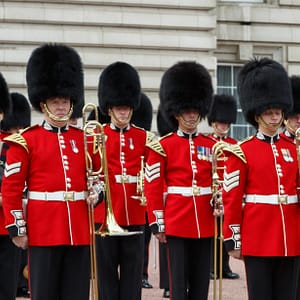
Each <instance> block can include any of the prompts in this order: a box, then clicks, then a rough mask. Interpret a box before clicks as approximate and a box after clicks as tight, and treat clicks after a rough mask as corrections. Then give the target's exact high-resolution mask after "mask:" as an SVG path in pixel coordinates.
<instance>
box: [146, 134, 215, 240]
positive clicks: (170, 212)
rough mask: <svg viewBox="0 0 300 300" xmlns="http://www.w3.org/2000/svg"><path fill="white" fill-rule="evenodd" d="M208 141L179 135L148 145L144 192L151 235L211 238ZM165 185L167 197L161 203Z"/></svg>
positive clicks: (209, 144) (209, 154)
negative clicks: (158, 233)
mask: <svg viewBox="0 0 300 300" xmlns="http://www.w3.org/2000/svg"><path fill="white" fill-rule="evenodd" d="M213 144H214V141H212V139H211V138H209V137H207V136H204V135H202V134H194V135H192V136H190V137H187V136H186V135H185V134H183V133H182V132H181V131H178V132H175V133H171V134H169V135H167V136H165V137H162V138H161V139H160V140H159V141H158V142H155V143H153V144H152V145H150V148H151V151H150V153H149V157H148V160H147V164H146V180H145V192H146V198H147V201H148V218H149V224H150V226H151V229H152V231H153V232H154V233H156V232H165V233H166V234H167V235H173V236H178V237H187V238H203V237H212V236H213V235H214V217H213V208H212V206H211V204H210V201H211V198H212V195H211V184H212V179H211V172H212V169H211V148H212V146H213ZM164 182H165V184H166V189H167V196H166V199H165V201H164V190H165V188H164Z"/></svg>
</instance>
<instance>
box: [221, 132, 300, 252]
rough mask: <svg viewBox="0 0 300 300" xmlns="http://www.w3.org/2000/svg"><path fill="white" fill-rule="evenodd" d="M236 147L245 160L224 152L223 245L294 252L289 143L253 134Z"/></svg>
mask: <svg viewBox="0 0 300 300" xmlns="http://www.w3.org/2000/svg"><path fill="white" fill-rule="evenodd" d="M240 149H241V150H242V152H240V155H241V153H243V154H244V158H245V159H246V162H243V161H242V160H241V159H240V157H241V156H240V157H238V156H237V155H236V153H237V151H235V154H233V153H226V154H228V161H227V164H226V173H225V175H224V187H223V204H224V215H225V218H224V238H225V243H226V245H227V247H228V249H241V250H242V254H243V255H251V256H295V255H299V254H300V243H299V240H300V230H299V229H300V227H299V224H300V222H299V220H300V208H299V204H298V197H297V186H299V171H298V164H297V153H296V147H295V144H294V143H293V142H290V141H288V140H286V139H283V138H279V136H276V137H275V138H274V139H273V141H270V138H267V139H266V138H264V136H263V135H262V134H260V133H258V134H257V136H255V137H252V138H250V139H248V140H246V141H245V142H242V143H241V144H240ZM243 198H244V199H245V204H244V205H243ZM286 199H287V201H288V204H284V203H285V201H286ZM280 200H281V201H280Z"/></svg>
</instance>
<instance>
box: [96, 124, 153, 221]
mask: <svg viewBox="0 0 300 300" xmlns="http://www.w3.org/2000/svg"><path fill="white" fill-rule="evenodd" d="M104 132H105V136H106V137H107V140H106V153H107V166H108V174H109V185H110V192H111V202H112V208H113V212H114V216H115V218H116V222H117V223H118V224H119V225H120V226H129V225H143V224H145V222H146V220H145V206H141V205H140V203H141V202H140V201H139V200H138V199H134V198H133V196H136V195H137V191H136V188H137V174H138V173H139V172H140V170H141V156H144V157H145V159H146V155H147V153H146V143H147V137H148V138H150V134H147V132H146V131H145V130H144V129H142V128H138V127H136V126H134V125H132V124H130V125H129V126H128V127H127V128H126V129H124V130H119V129H117V128H116V127H115V126H114V125H113V124H106V125H104ZM122 176H123V177H122ZM122 178H123V180H122ZM104 216H105V205H104V202H103V203H101V204H100V205H98V206H97V207H96V208H95V222H96V223H100V224H102V223H103V222H104Z"/></svg>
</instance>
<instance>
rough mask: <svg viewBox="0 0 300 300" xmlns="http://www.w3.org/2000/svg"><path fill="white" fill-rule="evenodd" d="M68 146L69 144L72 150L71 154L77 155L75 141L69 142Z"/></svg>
mask: <svg viewBox="0 0 300 300" xmlns="http://www.w3.org/2000/svg"><path fill="white" fill-rule="evenodd" d="M70 144H71V148H72V150H73V152H74V153H78V152H79V150H78V148H77V146H76V142H75V140H70Z"/></svg>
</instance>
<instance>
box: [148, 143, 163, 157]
mask: <svg viewBox="0 0 300 300" xmlns="http://www.w3.org/2000/svg"><path fill="white" fill-rule="evenodd" d="M147 146H148V147H149V148H150V149H152V150H153V151H155V152H157V153H158V154H160V155H161V156H163V157H166V156H167V155H166V153H165V151H164V149H163V147H162V145H161V143H160V142H159V141H153V142H151V143H149V144H147Z"/></svg>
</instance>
